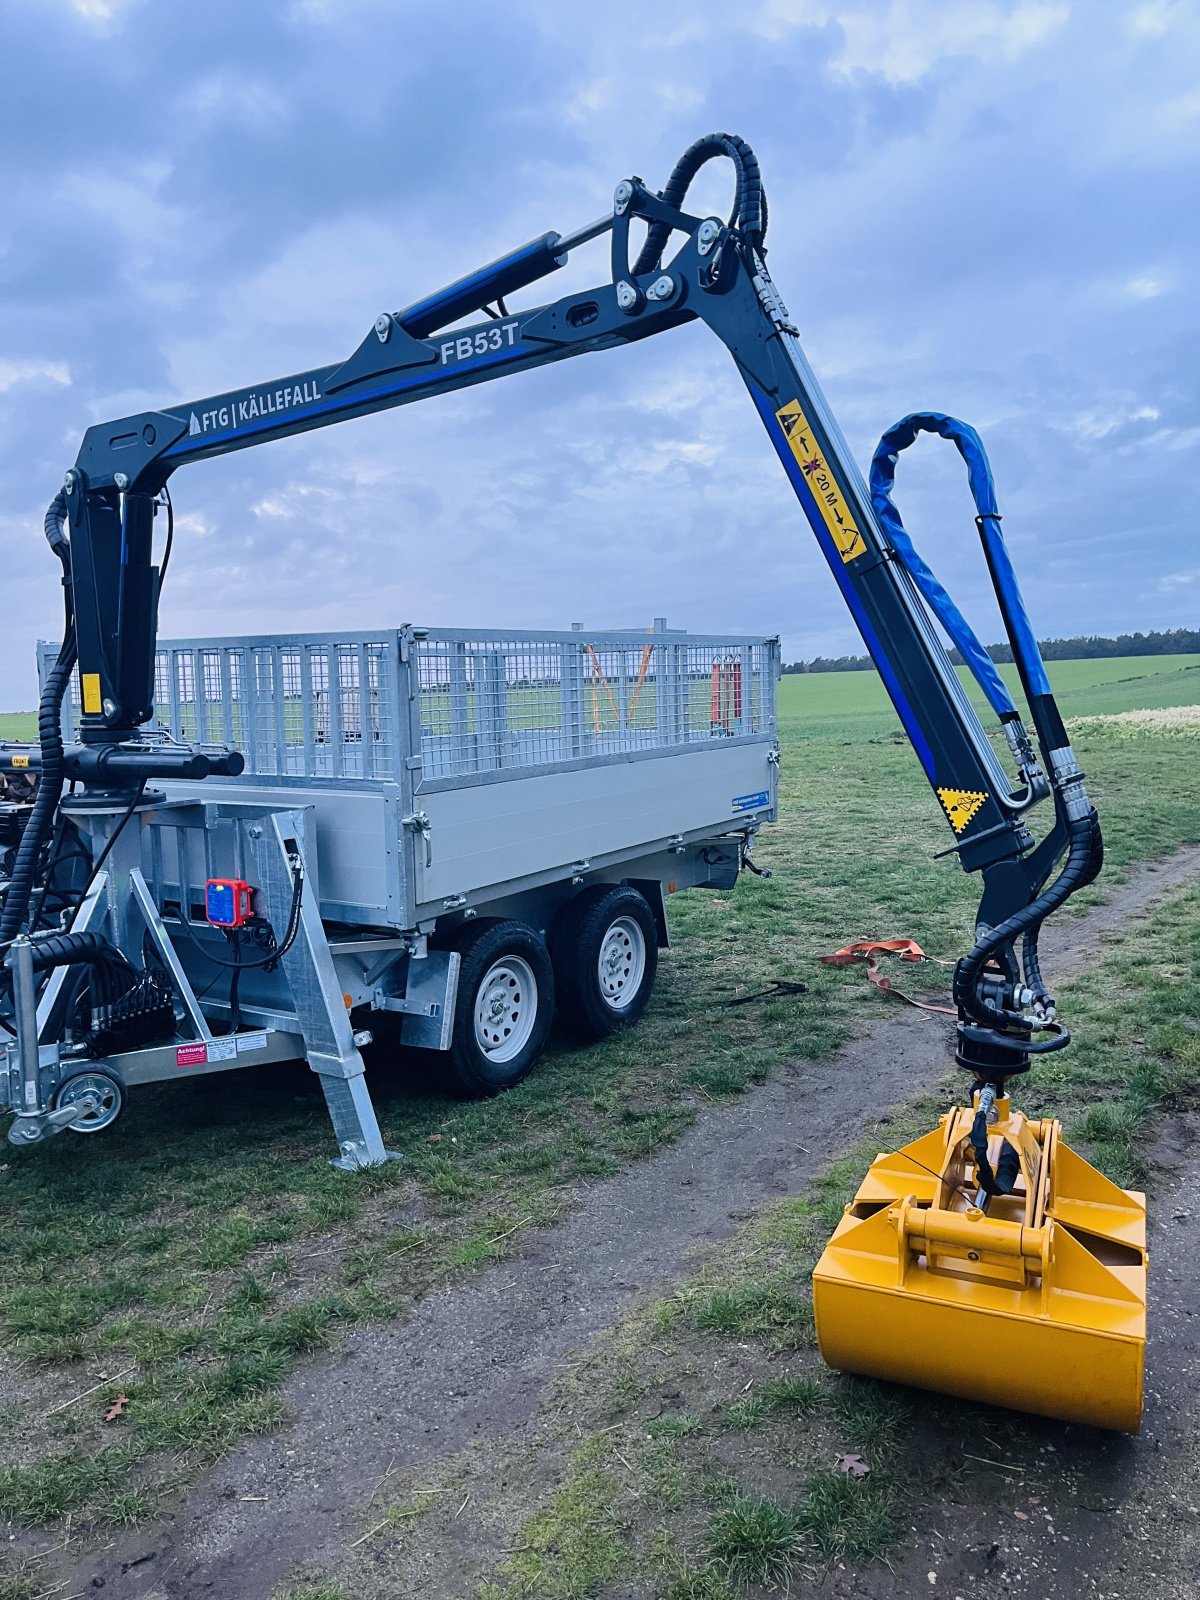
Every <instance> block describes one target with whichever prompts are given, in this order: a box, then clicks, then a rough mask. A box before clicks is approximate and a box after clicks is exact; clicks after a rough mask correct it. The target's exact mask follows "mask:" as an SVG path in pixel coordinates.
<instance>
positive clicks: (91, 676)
mask: <svg viewBox="0 0 1200 1600" xmlns="http://www.w3.org/2000/svg"><path fill="white" fill-rule="evenodd" d="M80 685H81V687H82V689H83V709H84V710H85V711H86V712H88V713H89V715H90V714H91V713H92V712H95V711H99V709H100V674H99V673H98V672H85V673H84V674H83V676H82V678H81V679H80Z"/></svg>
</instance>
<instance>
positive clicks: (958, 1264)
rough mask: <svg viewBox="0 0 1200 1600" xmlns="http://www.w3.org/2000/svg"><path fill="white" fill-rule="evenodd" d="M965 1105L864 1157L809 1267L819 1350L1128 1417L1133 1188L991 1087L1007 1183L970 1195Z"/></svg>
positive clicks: (959, 1389) (1141, 1236)
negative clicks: (893, 1147)
mask: <svg viewBox="0 0 1200 1600" xmlns="http://www.w3.org/2000/svg"><path fill="white" fill-rule="evenodd" d="M975 1117H976V1110H975V1108H969V1109H968V1108H961V1109H958V1110H955V1111H951V1112H949V1113H947V1115H946V1116H944V1117H943V1118H942V1121H941V1125H940V1127H938V1128H936V1129H934V1130H933V1131H932V1132H931V1133H927V1134H925V1135H924V1136H923V1137H922V1138H920V1139H917V1140H915V1141H914V1142H913V1143H912V1144H909V1145H905V1146H904V1148H903V1149H901V1150H897V1151H894V1152H892V1153H891V1154H887V1155H880V1156H877V1157H876V1158H875V1160H874V1161H873V1162H872V1164H871V1168H870V1171H869V1172H868V1173H867V1176H866V1178H865V1179H864V1181H863V1184H862V1187H861V1188H860V1189H859V1191H858V1193H857V1194H856V1195H855V1197H854V1200H853V1202H852V1203H851V1204H850V1205H848V1206H847V1207H846V1210H845V1213H844V1215H843V1217H842V1220H841V1222H840V1223H839V1224H838V1227H837V1231H836V1232H835V1233H834V1235H833V1238H832V1239H831V1240H830V1241H829V1244H828V1245H827V1246H826V1248H825V1251H824V1253H823V1255H822V1256H821V1259H820V1261H819V1262H818V1263H817V1266H816V1269H815V1271H814V1272H813V1306H814V1311H815V1315H816V1325H817V1339H818V1342H819V1344H820V1347H821V1354H822V1355H823V1356H824V1358H825V1360H826V1361H827V1362H828V1363H829V1365H830V1366H831V1367H837V1368H840V1369H841V1370H842V1371H844V1372H855V1373H861V1374H863V1375H865V1376H868V1377H872V1378H885V1379H888V1380H890V1381H892V1382H894V1383H907V1384H913V1385H915V1386H916V1387H917V1388H919V1389H932V1390H935V1391H937V1392H938V1393H942V1394H950V1395H957V1396H959V1397H961V1398H962V1399H964V1400H975V1401H982V1402H986V1403H987V1404H989V1405H997V1406H1010V1407H1012V1408H1013V1409H1015V1410H1018V1411H1033V1412H1037V1413H1040V1414H1041V1415H1042V1416H1047V1417H1057V1418H1059V1419H1061V1420H1062V1421H1064V1422H1082V1423H1086V1424H1089V1425H1091V1426H1093V1427H1098V1428H1113V1429H1116V1430H1118V1431H1121V1432H1125V1433H1136V1432H1137V1431H1138V1428H1139V1426H1140V1423H1141V1414H1142V1372H1143V1364H1144V1357H1145V1348H1146V1206H1145V1197H1144V1196H1143V1195H1141V1194H1134V1193H1132V1192H1130V1191H1129V1190H1126V1189H1119V1188H1118V1187H1117V1186H1116V1184H1114V1183H1111V1182H1110V1181H1109V1180H1108V1179H1107V1178H1106V1177H1104V1175H1103V1174H1102V1173H1100V1172H1097V1171H1096V1169H1095V1167H1092V1166H1089V1164H1088V1163H1087V1162H1086V1161H1084V1159H1083V1158H1082V1156H1079V1155H1077V1154H1076V1153H1075V1151H1073V1150H1072V1149H1070V1148H1069V1146H1067V1145H1066V1144H1064V1143H1063V1140H1062V1127H1061V1124H1059V1123H1058V1122H1054V1121H1050V1120H1045V1121H1041V1122H1031V1121H1028V1120H1027V1119H1026V1118H1025V1117H1024V1116H1023V1115H1022V1114H1021V1112H1020V1111H1015V1110H1013V1108H1012V1105H1011V1102H1010V1101H1009V1100H1008V1099H1007V1098H1003V1097H1002V1098H999V1099H997V1100H996V1101H995V1121H993V1122H991V1123H990V1126H989V1127H988V1130H987V1131H988V1159H989V1161H990V1163H991V1166H992V1168H993V1169H995V1168H996V1165H997V1163H998V1162H1001V1161H1004V1160H1007V1162H1008V1164H1009V1170H1010V1172H1011V1173H1012V1174H1013V1187H1012V1189H1011V1192H1009V1193H1007V1194H996V1195H992V1196H990V1197H989V1196H984V1195H983V1193H982V1192H981V1191H980V1190H979V1189H978V1187H977V1169H976V1164H975V1161H974V1159H973V1154H972V1146H971V1135H972V1126H973V1124H974V1123H975ZM1006 1146H1007V1149H1006ZM1014 1157H1015V1159H1014ZM1018 1162H1019V1171H1018V1170H1017V1164H1018Z"/></svg>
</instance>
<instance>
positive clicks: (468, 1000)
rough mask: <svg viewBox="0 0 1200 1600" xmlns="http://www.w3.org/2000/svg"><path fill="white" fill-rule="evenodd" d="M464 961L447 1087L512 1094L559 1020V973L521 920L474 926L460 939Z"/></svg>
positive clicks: (458, 947) (473, 1092)
mask: <svg viewBox="0 0 1200 1600" xmlns="http://www.w3.org/2000/svg"><path fill="white" fill-rule="evenodd" d="M454 948H455V949H456V950H457V951H458V952H459V954H460V955H461V956H462V967H461V969H460V971H459V977H458V999H457V1000H456V1002H455V1007H454V1032H453V1036H452V1039H451V1044H450V1049H449V1050H448V1051H447V1052H446V1054H445V1056H444V1057H443V1060H444V1061H445V1071H446V1083H447V1086H448V1087H449V1088H450V1089H451V1090H452V1091H453V1093H455V1094H458V1095H462V1096H464V1097H467V1098H475V1097H477V1096H480V1095H490V1094H499V1093H500V1091H501V1090H502V1089H511V1088H512V1086H513V1085H514V1084H515V1083H520V1081H521V1079H522V1078H523V1077H524V1076H525V1074H526V1073H527V1072H528V1071H529V1070H530V1068H531V1067H532V1066H533V1064H534V1062H535V1061H536V1060H537V1058H538V1057H539V1056H540V1055H541V1053H542V1049H543V1047H544V1046H545V1043H546V1037H547V1035H548V1034H549V1032H550V1022H551V1019H552V1017H553V1015H554V969H553V967H552V966H551V964H550V955H549V952H548V951H547V949H546V946H545V945H544V944H543V943H542V941H541V940H540V939H539V938H538V936H537V934H536V933H534V931H533V929H532V928H528V927H526V925H525V924H524V923H523V922H508V921H505V922H484V923H476V924H471V925H468V927H467V928H465V929H464V930H463V931H462V932H461V933H459V934H458V935H457V937H456V938H455V940H454Z"/></svg>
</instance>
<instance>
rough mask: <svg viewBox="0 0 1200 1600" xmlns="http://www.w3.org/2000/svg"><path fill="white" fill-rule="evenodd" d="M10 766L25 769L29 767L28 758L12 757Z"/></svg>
mask: <svg viewBox="0 0 1200 1600" xmlns="http://www.w3.org/2000/svg"><path fill="white" fill-rule="evenodd" d="M12 764H13V766H14V767H27V766H28V765H29V757H28V756H14V757H13V758H12Z"/></svg>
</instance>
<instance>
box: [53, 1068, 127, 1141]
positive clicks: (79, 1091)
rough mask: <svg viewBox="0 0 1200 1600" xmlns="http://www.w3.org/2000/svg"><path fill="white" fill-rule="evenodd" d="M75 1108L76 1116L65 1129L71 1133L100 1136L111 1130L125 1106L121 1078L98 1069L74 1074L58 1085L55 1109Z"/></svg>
mask: <svg viewBox="0 0 1200 1600" xmlns="http://www.w3.org/2000/svg"><path fill="white" fill-rule="evenodd" d="M72 1105H78V1106H79V1108H80V1110H79V1115H78V1116H77V1117H76V1118H75V1121H74V1122H68V1123H67V1127H68V1128H70V1130H71V1132H72V1133H100V1132H102V1131H103V1130H104V1129H105V1128H111V1127H112V1125H113V1123H114V1122H115V1121H116V1120H117V1118H118V1117H119V1116H120V1115H121V1112H122V1111H123V1109H124V1107H125V1090H124V1088H123V1087H122V1085H121V1082H120V1079H119V1078H116V1077H114V1076H113V1074H112V1073H111V1072H101V1071H100V1070H99V1068H93V1069H90V1070H89V1071H87V1072H77V1073H76V1074H75V1076H74V1077H73V1078H68V1079H67V1080H66V1082H65V1083H61V1084H59V1086H58V1092H57V1094H56V1095H55V1096H54V1107H55V1110H57V1109H58V1108H59V1107H60V1106H72Z"/></svg>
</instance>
